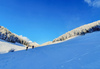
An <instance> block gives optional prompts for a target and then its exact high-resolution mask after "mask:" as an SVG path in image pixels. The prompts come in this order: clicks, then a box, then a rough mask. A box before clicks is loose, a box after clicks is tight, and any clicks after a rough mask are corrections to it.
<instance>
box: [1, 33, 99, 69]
mask: <svg viewBox="0 0 100 69" xmlns="http://www.w3.org/2000/svg"><path fill="white" fill-rule="evenodd" d="M99 38H100V32H94V33H90V34H86V35H83V36H79V37H76V38H73V39H70V40H68V41H64V42H61V43H58V44H53V45H48V46H43V47H37V48H35V49H30V50H28V51H25V50H23V51H17V52H13V53H7V54H2V55H0V69H100V39H99Z"/></svg>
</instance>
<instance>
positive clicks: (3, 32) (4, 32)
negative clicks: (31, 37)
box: [0, 26, 29, 45]
mask: <svg viewBox="0 0 100 69" xmlns="http://www.w3.org/2000/svg"><path fill="white" fill-rule="evenodd" d="M0 39H2V40H5V41H8V42H12V43H16V42H18V43H21V44H23V45H28V44H29V42H28V41H26V40H24V39H23V38H20V37H19V36H18V35H16V34H14V33H12V32H10V31H9V30H8V29H7V28H4V27H3V26H0Z"/></svg>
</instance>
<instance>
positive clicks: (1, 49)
mask: <svg viewBox="0 0 100 69" xmlns="http://www.w3.org/2000/svg"><path fill="white" fill-rule="evenodd" d="M11 49H14V50H15V51H19V50H24V49H25V46H24V45H22V44H20V43H11V42H7V41H4V40H2V39H0V54H3V53H8V52H9V50H11Z"/></svg>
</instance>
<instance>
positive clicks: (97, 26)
mask: <svg viewBox="0 0 100 69" xmlns="http://www.w3.org/2000/svg"><path fill="white" fill-rule="evenodd" d="M94 31H100V20H98V21H95V22H93V23H89V24H86V25H83V26H80V27H78V28H76V29H73V30H71V31H69V32H67V33H65V34H63V35H61V36H59V37H58V38H56V39H54V40H53V43H54V42H59V41H64V40H66V39H69V38H72V37H75V36H79V35H85V34H87V33H92V32H94Z"/></svg>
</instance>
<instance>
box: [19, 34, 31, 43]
mask: <svg viewBox="0 0 100 69" xmlns="http://www.w3.org/2000/svg"><path fill="white" fill-rule="evenodd" d="M19 37H20V38H22V39H24V40H26V41H28V42H30V43H31V42H32V41H31V40H30V39H28V38H27V37H25V36H22V35H19Z"/></svg>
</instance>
